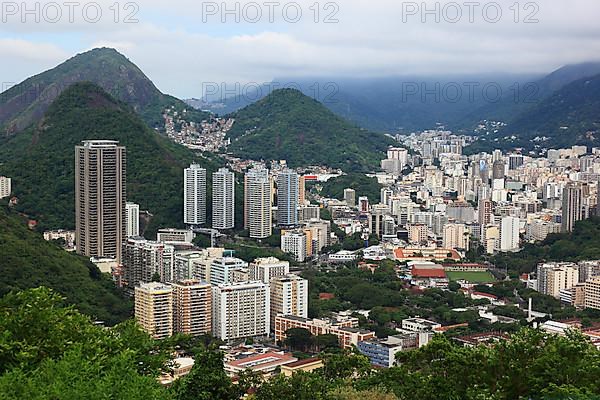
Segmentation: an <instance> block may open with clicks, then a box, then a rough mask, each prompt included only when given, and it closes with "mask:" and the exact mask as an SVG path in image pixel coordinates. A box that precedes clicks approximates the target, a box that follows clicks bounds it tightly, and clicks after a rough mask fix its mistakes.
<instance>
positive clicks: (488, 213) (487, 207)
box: [477, 199, 494, 226]
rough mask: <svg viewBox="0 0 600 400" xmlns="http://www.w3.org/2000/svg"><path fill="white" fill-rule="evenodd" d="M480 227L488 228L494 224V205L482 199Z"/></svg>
mask: <svg viewBox="0 0 600 400" xmlns="http://www.w3.org/2000/svg"><path fill="white" fill-rule="evenodd" d="M477 211H478V213H479V225H481V226H488V225H490V224H492V222H493V221H492V218H493V211H494V203H492V201H491V200H487V199H481V200H479V204H478V210H477Z"/></svg>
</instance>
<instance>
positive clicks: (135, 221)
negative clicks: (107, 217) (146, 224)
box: [125, 202, 140, 237]
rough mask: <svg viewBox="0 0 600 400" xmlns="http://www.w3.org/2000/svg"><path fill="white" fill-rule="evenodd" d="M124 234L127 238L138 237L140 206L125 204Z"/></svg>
mask: <svg viewBox="0 0 600 400" xmlns="http://www.w3.org/2000/svg"><path fill="white" fill-rule="evenodd" d="M125 234H126V235H127V237H133V236H140V206H139V204H135V203H129V202H128V203H126V204H125Z"/></svg>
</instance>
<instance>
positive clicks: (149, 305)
mask: <svg viewBox="0 0 600 400" xmlns="http://www.w3.org/2000/svg"><path fill="white" fill-rule="evenodd" d="M135 318H136V320H137V321H138V323H139V324H140V325H141V327H142V328H143V329H144V330H145V331H146V332H148V334H150V336H152V337H154V338H155V339H164V338H168V337H169V336H172V335H173V288H172V287H171V286H169V285H165V284H162V283H157V282H152V283H145V284H142V285H141V286H139V287H136V288H135Z"/></svg>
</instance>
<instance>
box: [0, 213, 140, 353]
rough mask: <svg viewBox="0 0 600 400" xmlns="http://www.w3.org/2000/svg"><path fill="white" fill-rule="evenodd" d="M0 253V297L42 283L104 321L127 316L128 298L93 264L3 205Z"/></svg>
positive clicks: (112, 320)
mask: <svg viewBox="0 0 600 400" xmlns="http://www.w3.org/2000/svg"><path fill="white" fill-rule="evenodd" d="M0 254H1V256H0V271H2V273H1V274H0V296H3V295H5V294H7V293H8V292H10V291H11V290H23V289H28V288H35V287H38V286H42V285H43V286H47V287H49V288H52V289H54V290H55V291H56V292H58V293H60V294H61V295H63V296H65V297H66V301H67V303H69V304H73V305H75V306H76V307H77V308H78V309H79V310H80V311H81V312H83V313H85V314H87V315H90V316H91V317H92V318H95V319H98V320H102V321H105V322H107V323H108V324H111V325H112V324H115V323H117V322H121V321H123V320H125V319H127V318H129V317H130V315H131V309H132V304H131V300H129V299H126V298H125V297H124V296H123V295H122V294H121V293H120V292H119V291H118V290H117V289H116V288H115V286H114V283H113V282H112V280H111V279H109V278H107V277H105V276H103V275H102V274H101V273H100V271H99V270H98V268H97V267H96V266H95V265H94V264H92V263H90V262H89V260H87V259H86V258H84V257H79V256H77V255H75V254H71V253H68V252H66V251H64V250H63V249H62V248H61V247H59V246H57V245H56V244H54V243H50V242H46V241H45V240H44V238H43V237H41V235H39V234H38V233H35V232H32V231H30V230H29V229H28V228H27V226H26V224H25V221H24V220H22V219H21V218H19V217H17V216H16V215H14V214H11V213H10V212H8V211H6V210H5V209H4V208H0ZM0 342H1V341H0ZM0 347H2V346H1V345H0Z"/></svg>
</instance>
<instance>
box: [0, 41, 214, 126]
mask: <svg viewBox="0 0 600 400" xmlns="http://www.w3.org/2000/svg"><path fill="white" fill-rule="evenodd" d="M78 82H92V83H94V84H96V85H98V86H100V87H101V88H103V89H104V90H105V91H107V92H108V93H110V94H111V95H112V96H114V97H115V98H116V99H118V100H120V101H123V102H125V103H127V104H129V105H130V106H131V107H132V108H133V109H134V110H135V112H137V113H138V114H140V115H141V116H142V118H143V119H144V120H145V121H146V123H147V124H148V125H149V126H150V127H152V128H160V127H161V126H162V124H163V122H162V112H163V110H164V109H165V108H167V107H170V106H173V107H176V108H177V109H178V110H180V111H181V110H184V109H190V107H189V106H187V105H186V104H185V103H184V102H182V101H181V100H178V99H176V98H175V97H173V96H169V95H165V94H163V93H161V92H160V91H159V90H158V89H157V88H156V86H155V85H154V83H152V81H151V80H150V79H149V78H148V77H147V76H146V75H145V74H144V73H143V72H142V71H141V70H140V69H139V68H138V67H137V66H136V65H135V64H133V63H132V62H131V61H129V60H128V59H127V58H126V57H125V56H123V55H122V54H120V53H119V52H118V51H116V50H114V49H110V48H98V49H93V50H90V51H87V52H85V53H81V54H78V55H76V56H74V57H72V58H70V59H69V60H67V61H65V62H64V63H62V64H60V65H58V66H56V67H55V68H52V69H50V70H48V71H45V72H42V73H40V74H38V75H35V76H32V77H31V78H28V79H26V80H25V81H23V82H21V83H20V84H18V85H15V86H13V87H11V88H10V89H8V90H6V91H5V92H3V93H2V94H0V129H1V130H0V136H2V135H9V136H10V135H13V134H16V133H18V132H21V131H23V130H24V129H26V128H28V127H29V126H31V125H33V124H35V123H37V122H38V121H39V120H40V119H41V118H42V117H43V115H44V113H45V112H46V110H47V109H48V108H49V107H50V105H51V104H52V102H53V101H54V100H56V99H57V98H58V97H59V96H60V94H61V93H62V92H63V91H64V90H66V89H67V88H68V87H69V86H71V85H73V84H75V83H78ZM190 113H192V114H195V115H193V117H194V118H196V119H201V118H202V117H203V116H204V114H203V113H201V112H198V111H192V110H190Z"/></svg>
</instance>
